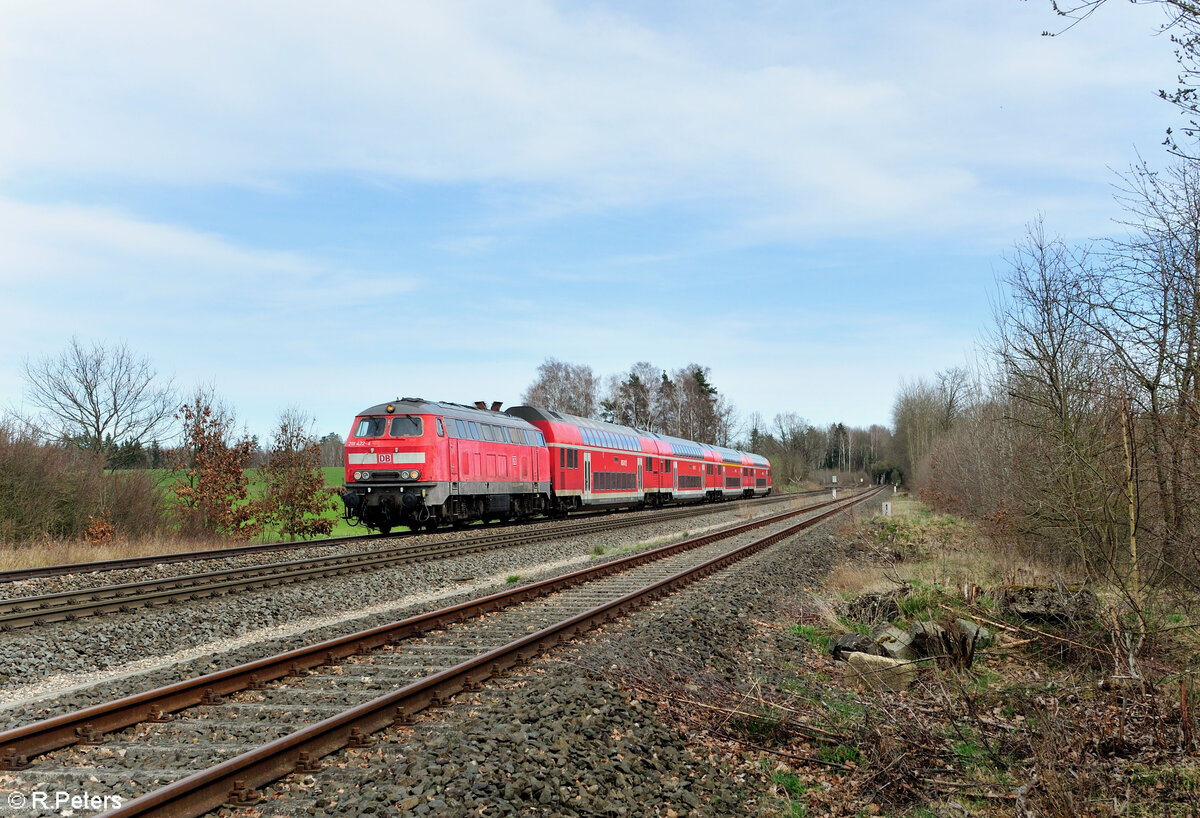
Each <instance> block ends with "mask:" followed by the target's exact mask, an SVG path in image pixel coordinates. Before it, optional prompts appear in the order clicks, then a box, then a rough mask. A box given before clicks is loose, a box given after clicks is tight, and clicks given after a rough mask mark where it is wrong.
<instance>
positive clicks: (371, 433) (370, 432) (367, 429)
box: [354, 418, 387, 437]
mask: <svg viewBox="0 0 1200 818" xmlns="http://www.w3.org/2000/svg"><path fill="white" fill-rule="evenodd" d="M386 430H387V418H360V419H359V421H358V425H357V426H355V427H354V436H355V437H383V433H384V431H386Z"/></svg>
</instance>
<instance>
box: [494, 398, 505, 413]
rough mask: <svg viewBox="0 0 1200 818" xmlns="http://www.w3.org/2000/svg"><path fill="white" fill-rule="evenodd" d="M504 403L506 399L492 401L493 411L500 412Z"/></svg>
mask: <svg viewBox="0 0 1200 818" xmlns="http://www.w3.org/2000/svg"><path fill="white" fill-rule="evenodd" d="M503 405H504V401H502V400H494V401H492V411H493V412H499V411H500V407H501V406H503Z"/></svg>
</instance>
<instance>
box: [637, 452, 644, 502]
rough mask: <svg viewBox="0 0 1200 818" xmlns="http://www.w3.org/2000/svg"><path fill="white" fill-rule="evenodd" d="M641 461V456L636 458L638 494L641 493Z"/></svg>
mask: <svg viewBox="0 0 1200 818" xmlns="http://www.w3.org/2000/svg"><path fill="white" fill-rule="evenodd" d="M642 463H643V460H642V458H641V457H639V458H638V459H637V467H638V476H637V490H638V494H641V493H642Z"/></svg>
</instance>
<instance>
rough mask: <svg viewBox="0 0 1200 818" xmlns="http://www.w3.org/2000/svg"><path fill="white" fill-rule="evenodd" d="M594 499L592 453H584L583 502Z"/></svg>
mask: <svg viewBox="0 0 1200 818" xmlns="http://www.w3.org/2000/svg"><path fill="white" fill-rule="evenodd" d="M591 499H592V453H591V452H584V453H583V501H584V502H585V503H586V502H588V501H589V500H591Z"/></svg>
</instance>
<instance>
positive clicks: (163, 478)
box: [151, 466, 367, 542]
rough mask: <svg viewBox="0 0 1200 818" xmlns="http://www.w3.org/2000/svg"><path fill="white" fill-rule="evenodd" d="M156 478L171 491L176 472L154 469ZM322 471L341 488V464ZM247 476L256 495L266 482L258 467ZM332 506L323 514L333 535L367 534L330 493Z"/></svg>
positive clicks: (269, 536)
mask: <svg viewBox="0 0 1200 818" xmlns="http://www.w3.org/2000/svg"><path fill="white" fill-rule="evenodd" d="M151 473H152V474H153V475H154V478H155V479H156V480H157V481H158V484H159V486H160V487H161V488H162V490H163V491H164V492H167V493H168V494H169V493H170V488H171V485H172V483H173V482H174V479H173V476H174V473H173V472H171V471H169V470H167V469H154V470H153V471H152V472H151ZM321 473H322V475H323V476H324V478H325V485H326V486H328V487H329V488H336V489H340V488H341V487H342V481H343V479H344V475H345V471H344V470H343V469H342V467H341V466H327V467H324V468H322V469H321ZM246 477H247V479H248V480H249V487H248V489H249V494H250V496H251V497H256V496H257V495H258V494H259V493H260V492H261V491H262V490H263V487H264V485H265V483H264V482H263V481H262V480H261V479H260V478H259V475H258V469H247V470H246ZM330 500H331V503H330V508H329V510H328V511H326V512H325V514H324V515H323V516H325V517H328V518H329V519H331V520H333V521H334V526H333V532H332V533H331V534H330V536H331V537H347V536H354V535H358V534H366V533H367V529H366V528H363V527H362V526H350V525H349V524H347V523H346V521H345V520H344V519H342V501H341V500H340V499H338V498H337V497H336V496H334V495H332V494H331V495H330ZM256 539H258V540H263V541H265V542H273V541H275V540H278V539H279V535H278V533H277V532H275V531H269V530H268V531H264V532H263V533H262V534H261V535H259V536H258V537H257V538H256Z"/></svg>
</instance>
